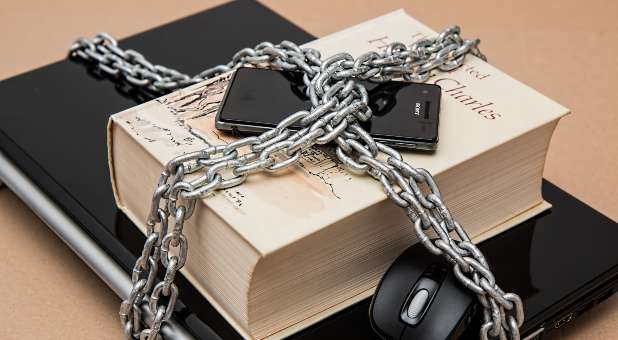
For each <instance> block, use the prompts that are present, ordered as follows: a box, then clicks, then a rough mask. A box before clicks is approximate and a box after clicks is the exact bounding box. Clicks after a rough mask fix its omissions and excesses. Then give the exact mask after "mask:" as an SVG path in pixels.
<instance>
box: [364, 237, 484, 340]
mask: <svg viewBox="0 0 618 340" xmlns="http://www.w3.org/2000/svg"><path fill="white" fill-rule="evenodd" d="M451 268H452V265H451V264H449V262H448V261H446V259H444V258H443V257H442V256H436V255H434V254H431V253H430V252H429V251H427V249H425V247H424V246H423V245H422V244H420V243H418V244H415V245H413V246H411V247H410V248H408V249H407V250H405V251H404V252H403V253H402V254H401V255H400V256H399V257H398V258H397V259H396V260H395V261H394V262H393V263H392V264H391V266H390V267H389V268H388V270H387V271H386V273H385V274H384V276H383V277H382V279H381V281H380V284H379V285H378V287H377V289H376V291H375V294H374V296H373V300H372V301H371V305H370V308H369V319H370V321H371V326H372V328H373V329H374V331H375V332H376V333H377V334H378V335H380V336H381V337H382V338H384V339H402V340H403V339H405V340H407V339H416V340H419V339H436V340H437V339H440V340H443V339H456V338H458V337H459V336H460V335H461V334H462V333H463V331H464V330H465V329H466V327H467V326H468V325H469V324H470V322H471V321H472V320H473V317H474V315H475V314H476V310H477V309H478V308H477V304H478V302H477V299H476V296H475V294H474V293H472V292H471V291H470V290H468V289H466V288H465V287H464V286H463V285H462V284H461V283H460V282H459V281H458V280H457V278H456V277H455V275H454V274H453V271H452V269H451Z"/></svg>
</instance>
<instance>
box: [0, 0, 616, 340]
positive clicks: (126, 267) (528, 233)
mask: <svg viewBox="0 0 618 340" xmlns="http://www.w3.org/2000/svg"><path fill="white" fill-rule="evenodd" d="M239 22H242V23H243V24H242V25H238V23H239ZM196 32H199V33H200V34H196ZM312 39H314V37H313V36H311V35H310V34H308V33H307V32H305V31H303V30H302V29H300V28H299V27H297V26H295V25H294V24H293V23H291V22H289V21H287V20H285V19H284V18H282V17H281V16H279V15H278V14H276V13H274V12H272V11H271V10H269V9H268V8H266V7H264V6H262V5H261V4H259V3H256V2H251V1H239V2H231V3H228V4H225V5H222V6H219V7H216V8H213V9H210V10H207V11H204V12H201V13H198V14H195V15H192V16H189V17H186V18H183V19H180V20H178V21H175V22H173V23H170V24H166V25H164V26H161V27H159V28H155V29H152V30H150V31H147V32H144V33H140V34H138V35H135V36H132V37H129V38H127V39H124V40H123V41H121V42H120V43H121V44H122V46H125V47H126V48H132V49H136V50H138V51H140V52H142V53H144V54H145V55H147V56H149V58H151V60H153V61H155V62H157V63H159V64H163V65H172V66H174V67H175V68H177V69H179V70H182V71H183V72H186V73H190V74H194V73H197V72H199V71H200V70H202V69H203V68H205V67H207V66H209V65H214V64H219V63H221V62H224V61H227V59H229V56H230V55H232V54H233V53H234V52H235V51H236V50H237V49H238V48H239V47H241V46H248V45H255V44H256V43H257V42H260V41H264V40H268V41H281V40H292V41H295V42H298V43H304V42H307V41H310V40H312ZM69 45H70V42H67V48H68V46H69ZM163 46H164V47H165V48H162V47H163ZM149 99H150V98H148V97H145V96H144V95H143V93H138V92H135V91H134V90H133V89H131V88H126V87H124V86H119V85H116V84H114V83H113V82H111V81H110V80H109V79H106V78H105V77H103V76H102V75H100V74H97V73H96V72H92V71H88V70H87V67H86V66H85V65H83V64H80V63H78V62H75V61H72V60H63V61H60V62H56V63H53V64H50V65H47V66H45V67H42V68H39V69H36V70H33V71H30V72H27V73H24V74H21V75H18V76H16V77H13V78H10V79H7V80H4V81H1V82H0V100H1V101H2V103H3V104H4V105H3V109H2V111H0V180H1V181H2V182H4V183H5V184H6V185H7V186H8V187H9V188H10V189H11V190H13V191H14V192H15V193H16V194H17V195H18V196H19V197H20V198H21V199H22V200H23V201H24V202H26V204H28V205H29V206H30V207H31V208H32V209H33V211H35V212H36V213H37V214H38V215H39V216H40V217H41V219H42V220H44V221H45V222H46V223H47V224H48V225H49V226H50V228H52V229H53V230H54V231H55V232H56V233H57V234H58V235H59V237H61V238H62V239H63V240H64V241H65V242H66V243H67V244H68V245H69V246H70V247H71V248H72V249H73V250H74V251H75V252H76V253H77V254H78V255H79V256H80V257H81V258H82V259H83V260H84V261H85V262H86V263H88V265H89V266H90V267H91V268H92V269H93V270H94V271H95V272H97V274H98V275H99V276H100V277H101V278H102V279H103V280H104V281H105V282H106V283H107V284H108V285H109V286H110V287H111V288H112V289H113V290H114V291H115V292H116V293H117V294H118V295H119V296H121V297H125V296H126V295H128V292H129V290H130V273H131V270H132V268H133V263H134V261H135V259H136V255H138V254H139V252H140V250H141V247H142V244H143V242H144V236H143V234H142V233H141V232H139V231H138V229H137V227H135V226H134V225H133V224H132V223H131V222H130V221H129V220H128V218H127V217H126V216H124V215H123V214H122V213H121V212H120V211H119V210H118V209H117V207H116V205H115V203H114V198H113V194H112V191H111V185H110V179H109V173H108V168H107V146H106V124H107V120H108V118H109V116H110V115H111V114H113V113H116V112H119V111H122V110H124V109H127V108H129V107H132V106H135V105H137V104H139V103H141V102H143V101H146V100H149ZM67 132H70V133H67ZM543 193H544V198H545V199H546V200H547V201H549V202H551V203H552V204H553V208H552V209H551V210H550V211H548V212H546V213H544V214H542V215H540V216H537V217H535V218H533V219H531V220H529V221H526V222H524V223H522V224H521V225H519V226H517V227H515V228H513V229H511V230H509V231H507V232H505V233H502V234H500V235H498V236H496V237H494V238H492V239H490V240H487V241H485V242H483V243H482V244H481V245H480V248H481V250H483V251H484V252H485V254H486V255H487V258H488V260H489V261H490V263H491V265H492V268H494V270H495V275H496V278H497V279H498V280H499V282H500V283H501V285H502V286H503V288H504V289H506V290H508V291H514V292H517V293H518V294H520V296H521V297H522V298H523V300H524V309H525V312H526V319H525V323H524V325H523V327H522V334H523V335H524V337H527V338H529V339H533V338H540V337H541V336H543V335H544V334H548V333H550V332H551V331H552V330H554V329H555V328H559V327H562V326H563V325H565V324H567V323H568V322H570V321H571V320H573V319H575V318H576V317H577V316H579V315H580V314H581V313H583V312H585V311H586V310H587V309H589V308H591V307H593V306H594V305H595V304H597V303H599V302H600V301H602V300H603V299H604V298H607V297H609V296H610V295H611V294H613V293H614V292H615V290H616V286H617V282H618V280H617V279H618V273H617V268H616V264H618V253H617V252H615V251H614V252H612V251H611V250H612V247H613V246H614V242H613V241H614V240H615V239H616V238H618V228H616V223H615V222H613V221H612V220H610V219H608V218H607V217H605V216H603V215H601V214H600V213H598V212H596V211H595V210H593V209H592V208H590V207H588V206H586V205H585V204H583V203H582V202H580V201H578V200H577V199H575V198H573V197H572V196H570V195H569V194H567V193H566V192H564V191H562V190H561V189H559V188H558V187H556V186H555V185H553V184H551V183H549V182H544V183H543ZM599 235H603V237H599ZM178 279H179V287H180V291H181V294H180V302H179V303H178V305H177V309H176V311H175V314H174V318H173V322H172V323H171V324H170V325H168V326H166V327H165V328H164V332H163V333H164V335H165V336H166V338H169V339H193V338H197V339H219V338H222V339H235V338H240V335H239V334H238V333H237V332H236V331H235V330H234V329H233V328H232V327H231V326H230V325H229V324H228V323H227V321H226V320H225V319H224V318H223V317H222V316H221V315H219V314H218V313H217V312H216V310H215V309H214V308H213V307H212V306H211V305H210V303H209V302H208V301H207V300H206V299H205V298H204V297H203V296H201V295H200V294H199V293H198V292H197V290H195V289H194V288H193V287H192V286H191V285H190V284H189V283H188V282H187V281H186V280H185V279H184V278H183V277H182V275H180V276H179V278H178ZM368 305H369V301H368V300H365V301H361V302H359V303H357V304H355V305H353V306H351V307H349V308H347V309H345V310H343V311H341V312H339V313H337V314H335V315H333V316H331V317H329V318H327V319H325V320H323V321H321V322H319V323H317V324H315V325H313V326H311V327H309V328H307V329H305V330H303V331H301V332H299V333H298V334H295V335H293V336H291V337H292V338H300V339H318V338H320V339H323V338H333V337H342V336H345V337H348V338H355V339H375V338H377V336H376V335H375V334H374V333H373V332H372V331H371V326H370V325H369V321H368V315H367V310H368ZM473 328H474V327H473ZM473 328H471V329H470V331H469V333H470V334H466V337H470V338H477V334H478V333H477V331H478V328H475V329H473Z"/></svg>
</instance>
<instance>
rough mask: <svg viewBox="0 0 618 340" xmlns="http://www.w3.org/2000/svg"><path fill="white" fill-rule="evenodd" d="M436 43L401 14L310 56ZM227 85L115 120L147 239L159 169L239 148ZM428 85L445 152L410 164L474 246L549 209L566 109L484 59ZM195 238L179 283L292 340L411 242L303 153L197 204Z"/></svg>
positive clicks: (380, 196) (187, 92)
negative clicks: (223, 121)
mask: <svg viewBox="0 0 618 340" xmlns="http://www.w3.org/2000/svg"><path fill="white" fill-rule="evenodd" d="M434 34H435V32H434V31H432V30H431V29H429V28H427V27H426V26H424V25H423V24H421V23H419V22H418V21H416V20H414V19H413V18H411V17H410V16H408V15H407V14H406V13H404V12H403V11H396V12H393V13H390V14H387V15H384V16H381V17H379V18H376V19H373V20H370V21H367V22H365V23H362V24H360V25H358V26H354V27H351V28H348V29H346V30H343V31H340V32H338V33H335V34H332V35H330V36H327V37H324V38H321V39H318V40H316V41H314V42H311V43H308V44H307V45H305V46H308V47H312V48H316V49H318V50H320V51H321V52H322V55H323V56H324V57H328V56H329V55H333V54H335V53H339V52H348V53H351V54H352V55H354V56H357V55H359V54H361V53H363V52H366V51H369V50H380V49H383V48H385V47H386V46H387V45H388V43H390V42H394V41H401V42H403V43H406V44H412V43H413V42H414V41H416V40H418V39H421V38H423V37H429V36H433V35H434ZM229 80H230V74H224V75H222V76H219V77H217V78H214V79H210V80H208V81H205V82H203V83H200V84H196V85H193V86H191V87H188V88H185V89H182V90H179V91H176V92H174V93H171V94H169V95H166V96H163V97H160V98H158V99H156V100H153V101H150V102H147V103H145V104H142V105H139V106H137V107H134V108H131V109H128V110H126V111H123V112H121V113H118V114H116V115H114V116H112V118H111V119H110V124H109V139H108V142H109V155H110V169H111V176H112V181H113V187H114V192H115V195H116V200H117V203H118V206H119V207H120V208H121V209H122V210H123V211H124V212H125V213H126V214H127V216H129V218H130V219H131V220H132V221H133V222H134V223H135V224H136V225H138V226H139V227H140V228H141V230H142V231H145V224H144V222H145V217H146V216H147V212H148V209H149V204H150V197H151V195H152V190H153V189H154V187H155V184H156V182H157V179H158V177H159V174H160V172H161V170H162V167H163V165H164V164H165V163H166V162H167V161H168V160H170V159H171V158H173V157H175V156H177V155H180V154H183V153H187V152H192V151H196V150H199V149H203V148H205V147H207V146H209V145H216V144H225V143H229V142H231V141H233V140H234V137H233V136H230V135H226V134H224V133H221V132H219V131H218V130H216V129H215V128H214V117H215V114H216V112H217V109H218V107H219V104H220V102H221V100H222V98H223V95H224V93H225V90H226V87H227V85H228V84H229ZM429 82H431V83H434V84H437V85H439V86H440V87H441V88H442V91H443V92H442V102H441V117H440V121H441V123H440V143H439V145H438V148H437V151H436V152H434V153H420V152H405V153H404V158H405V160H406V161H407V162H409V163H410V164H411V165H413V166H415V167H422V168H426V169H427V170H429V171H430V172H431V173H432V174H434V175H435V176H436V180H437V182H438V184H439V186H440V189H441V192H442V194H443V196H444V199H445V201H446V203H447V204H448V206H449V207H450V209H451V212H452V213H453V214H454V216H455V217H456V218H457V220H458V221H459V222H460V223H461V224H462V226H463V227H464V228H465V229H466V230H467V231H468V233H469V234H470V235H471V236H472V237H473V239H474V240H476V241H480V240H483V239H486V238H488V237H491V236H493V235H495V234H497V233H499V232H501V231H503V230H505V229H507V228H509V227H511V226H514V225H516V224H517V223H519V222H521V221H522V220H524V219H527V218H528V217H530V216H533V215H535V214H537V213H539V212H541V211H543V210H545V209H547V208H548V207H549V204H548V203H546V202H544V201H543V199H542V196H541V181H542V172H543V165H544V160H545V155H546V151H547V147H548V144H549V141H550V138H551V134H552V132H553V129H554V128H555V126H556V123H557V122H558V120H559V118H560V117H562V116H563V115H565V114H567V113H568V110H567V109H566V108H564V107H562V106H561V105H559V104H557V103H555V102H554V101H552V100H550V99H548V98H546V97H545V96H543V95H541V94H540V93H538V92H536V91H534V90H533V89H531V88H529V87H527V86H526V85H524V84H522V83H520V82H518V81H516V80H514V79H513V78H511V77H509V76H508V75H506V74H504V73H503V72H501V71H500V70H498V69H496V68H495V67H493V66H491V65H490V64H488V63H486V62H484V61H482V60H481V59H479V58H476V57H474V56H468V57H466V62H465V65H464V66H462V67H460V68H458V69H455V70H453V71H451V72H446V73H438V72H436V74H434V75H433V76H432V77H431V78H430V80H429ZM185 232H186V234H187V238H188V240H189V244H190V246H189V257H188V262H187V264H186V266H185V267H184V268H183V274H184V275H185V276H186V277H187V278H188V279H189V280H190V281H191V282H192V284H193V285H194V286H195V287H196V288H197V289H198V290H199V291H200V292H201V293H202V294H203V295H205V296H206V297H207V298H208V299H209V301H211V302H212V304H213V305H214V306H215V307H216V308H217V309H218V310H219V311H220V312H221V314H222V315H224V316H225V317H226V318H227V319H228V321H229V322H230V323H231V324H232V325H233V326H234V327H235V328H236V329H237V330H238V331H239V332H240V333H241V334H242V335H243V336H246V337H251V338H266V337H282V336H285V335H287V334H291V333H292V332H294V331H297V330H298V329H301V328H303V327H306V326H307V325H309V324H312V323H314V322H316V321H318V320H320V319H322V318H324V317H326V316H328V315H330V314H332V313H334V312H336V311H338V310H340V309H342V308H344V307H346V306H349V305H351V304H352V303H354V302H357V301H359V300H361V299H363V298H366V297H367V296H369V295H370V294H371V293H372V292H373V289H374V288H375V286H376V284H377V283H378V280H379V278H380V277H381V275H382V273H383V271H384V270H385V269H386V267H387V266H388V265H389V264H390V262H391V261H392V260H393V259H394V258H395V257H396V256H397V255H398V254H399V253H401V251H403V249H405V248H406V247H408V246H409V245H411V244H412V243H414V242H415V237H414V232H413V230H412V228H411V225H410V222H409V220H408V218H407V216H406V215H405V214H404V213H403V212H402V211H401V209H399V208H398V207H397V206H395V205H394V204H392V203H391V202H390V201H388V200H387V198H386V196H385V195H384V193H383V192H382V190H381V187H380V185H379V183H376V182H375V181H374V180H373V179H372V178H369V177H367V176H364V177H363V176H356V175H351V174H349V173H348V172H347V171H346V170H345V169H344V168H343V167H342V165H341V164H340V162H339V161H338V160H337V158H336V156H334V153H333V150H331V149H329V148H328V147H320V148H312V149H309V150H307V151H305V152H304V153H303V155H302V158H301V160H300V162H299V163H298V165H297V166H295V167H293V168H292V169H291V170H289V171H287V172H285V173H283V174H280V175H274V176H272V175H266V174H256V175H252V176H250V177H249V179H248V180H247V181H246V182H245V183H244V184H243V185H241V186H238V187H233V188H229V189H226V190H223V191H220V192H217V193H216V194H214V195H211V196H209V197H206V198H204V199H202V200H200V202H198V207H197V210H196V213H195V215H194V216H193V218H192V219H190V220H189V221H188V222H187V224H186V226H185Z"/></svg>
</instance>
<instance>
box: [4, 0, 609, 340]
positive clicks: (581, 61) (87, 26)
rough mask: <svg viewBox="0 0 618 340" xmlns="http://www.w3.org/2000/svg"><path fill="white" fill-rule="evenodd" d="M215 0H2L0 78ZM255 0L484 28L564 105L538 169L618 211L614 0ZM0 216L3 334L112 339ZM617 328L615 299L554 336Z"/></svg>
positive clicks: (103, 298)
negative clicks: (101, 36) (81, 43)
mask: <svg viewBox="0 0 618 340" xmlns="http://www.w3.org/2000/svg"><path fill="white" fill-rule="evenodd" d="M221 2H223V1H201V2H198V1H188V0H182V1H174V2H169V1H148V2H146V1H143V2H140V1H120V0H108V1H104V2H88V1H83V0H82V1H77V0H61V1H60V0H57V1H54V2H51V1H34V0H22V1H8V0H2V3H1V7H0V8H2V10H1V11H0V43H1V45H2V48H0V50H1V51H2V53H1V54H0V79H4V78H7V77H10V76H12V75H16V74H19V73H21V72H24V71H27V70H30V69H32V68H35V67H38V66H42V65H45V64H47V63H49V62H51V61H55V60H59V59H61V58H63V57H64V56H65V54H66V50H67V48H68V46H69V45H70V43H71V42H72V41H73V39H74V38H75V37H77V36H80V35H84V36H92V35H93V34H94V33H96V32H99V31H107V32H109V33H111V34H112V35H114V36H116V37H118V38H122V37H124V36H127V35H129V34H133V33H136V32H139V31H143V30H147V29H149V28H151V27H154V26H157V25H160V24H162V23H165V22H169V21H171V20H174V19H177V18H180V17H183V16H186V15H189V14H191V13H194V12H196V11H199V10H202V9H206V8H209V7H212V6H214V5H215V4H218V3H221ZM264 3H265V4H266V5H267V6H269V7H271V8H272V9H274V10H275V11H277V12H279V13H280V14H282V15H283V16H285V17H286V18H288V19H290V20H292V21H294V22H296V23H297V24H299V25H300V26H301V27H303V28H305V29H306V30H307V31H309V32H311V33H312V34H314V35H317V36H322V35H325V34H327V33H331V32H334V31H337V30H339V29H342V28H344V27H346V26H349V25H351V24H355V23H359V22H361V21H363V20H366V19H369V18H372V17H375V16H377V15H379V14H383V13H386V12H389V11H391V10H393V9H396V8H399V7H404V8H406V9H407V10H408V12H409V13H411V14H412V15H413V16H415V17H417V18H418V19H420V20H421V21H423V22H425V23H426V24H428V25H429V26H430V27H433V28H434V29H437V30H439V29H441V28H443V27H445V26H447V25H449V24H453V23H457V24H459V25H461V26H462V28H463V32H464V36H466V37H480V38H482V40H483V43H482V45H481V46H482V50H483V52H484V53H485V54H486V55H488V57H489V59H490V62H491V63H492V64H494V65H496V66H497V67H499V68H501V69H502V70H504V71H506V72H507V73H509V74H511V75H513V76H514V77H515V78H517V79H519V80H521V81H523V82H525V83H527V84H529V85H531V86H532V87H534V88H536V89H537V90H539V91H540V92H542V93H544V94H546V95H548V96H549V97H551V98H553V99H555V100H557V101H558V102H560V103H561V104H564V105H566V106H567V107H569V108H571V109H572V110H573V114H572V115H571V116H569V117H567V118H566V119H563V120H562V121H561V123H560V124H559V126H558V129H557V130H556V133H555V135H554V138H553V141H552V143H551V147H550V152H549V156H548V159H547V164H546V169H545V177H546V178H548V179H549V180H551V181H553V182H554V183H556V184H558V185H559V186H560V187H562V188H564V189H566V190H567V191H569V192H571V193H572V194H574V195H575V196H577V197H579V198H580V199H582V200H583V201H585V202H587V203H588V204H590V205H591V206H593V207H594V208H596V209H598V210H600V211H602V212H603V213H605V214H606V215H608V216H609V217H611V218H612V219H614V220H618V171H617V168H618V112H616V111H617V109H616V108H617V105H616V100H615V98H616V97H617V96H618V95H617V93H616V92H617V91H618V86H617V85H616V83H615V82H616V81H618V63H616V55H617V54H618V23H617V21H616V19H615V16H616V13H618V3H617V2H614V1H610V0H608V1H591V0H588V1H585V2H582V1H555V2H543V1H517V2H509V3H506V2H504V3H503V2H500V3H499V4H496V2H495V1H490V0H486V1H435V0H432V1H375V0H373V1H335V0H311V1H275V0H268V1H264ZM239 24H242V23H239ZM197 33H198V34H199V32H197ZM239 47H240V46H239ZM172 66H173V65H172ZM204 66H207V65H204ZM0 226H2V230H3V233H2V235H3V237H2V238H0V258H1V259H2V260H1V261H0V289H1V290H2V293H0V339H21V338H25V337H28V338H41V339H59V338H62V339H84V338H86V339H117V338H120V329H119V322H118V320H117V306H118V302H119V300H118V298H117V297H116V296H115V295H114V294H113V293H112V292H111V291H110V290H109V289H108V288H107V287H106V286H105V285H104V284H103V283H102V282H101V281H100V280H98V278H97V277H96V275H95V274H93V273H92V272H91V271H90V270H89V269H88V267H86V266H85V265H84V264H83V263H82V262H81V261H80V260H79V259H78V258H77V257H76V256H75V255H74V254H73V253H72V252H71V250H69V249H68V248H67V247H66V246H65V245H64V244H63V243H62V241H60V240H59V239H58V238H57V237H55V235H54V234H53V233H52V232H51V231H49V229H47V227H46V226H45V225H44V224H43V223H42V222H41V221H40V220H38V219H37V218H36V216H34V215H33V214H32V212H31V211H30V210H29V209H28V208H27V207H26V206H25V205H24V204H23V203H22V202H21V201H19V200H18V199H17V198H16V197H15V196H14V195H13V194H12V193H11V192H10V191H8V190H7V189H6V188H4V189H0ZM582 231H583V232H585V226H582ZM616 334H618V297H614V298H612V299H610V300H608V301H607V302H605V303H603V304H602V305H600V306H598V307H597V308H595V309H594V310H592V311H590V312H588V313H587V314H586V315H584V316H582V317H581V318H579V319H578V320H577V321H574V322H573V323H571V324H570V325H569V326H568V327H565V328H564V330H563V331H561V334H560V335H558V336H556V337H555V338H558V339H587V338H590V339H593V338H595V339H596V338H616V337H617V335H616Z"/></svg>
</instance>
